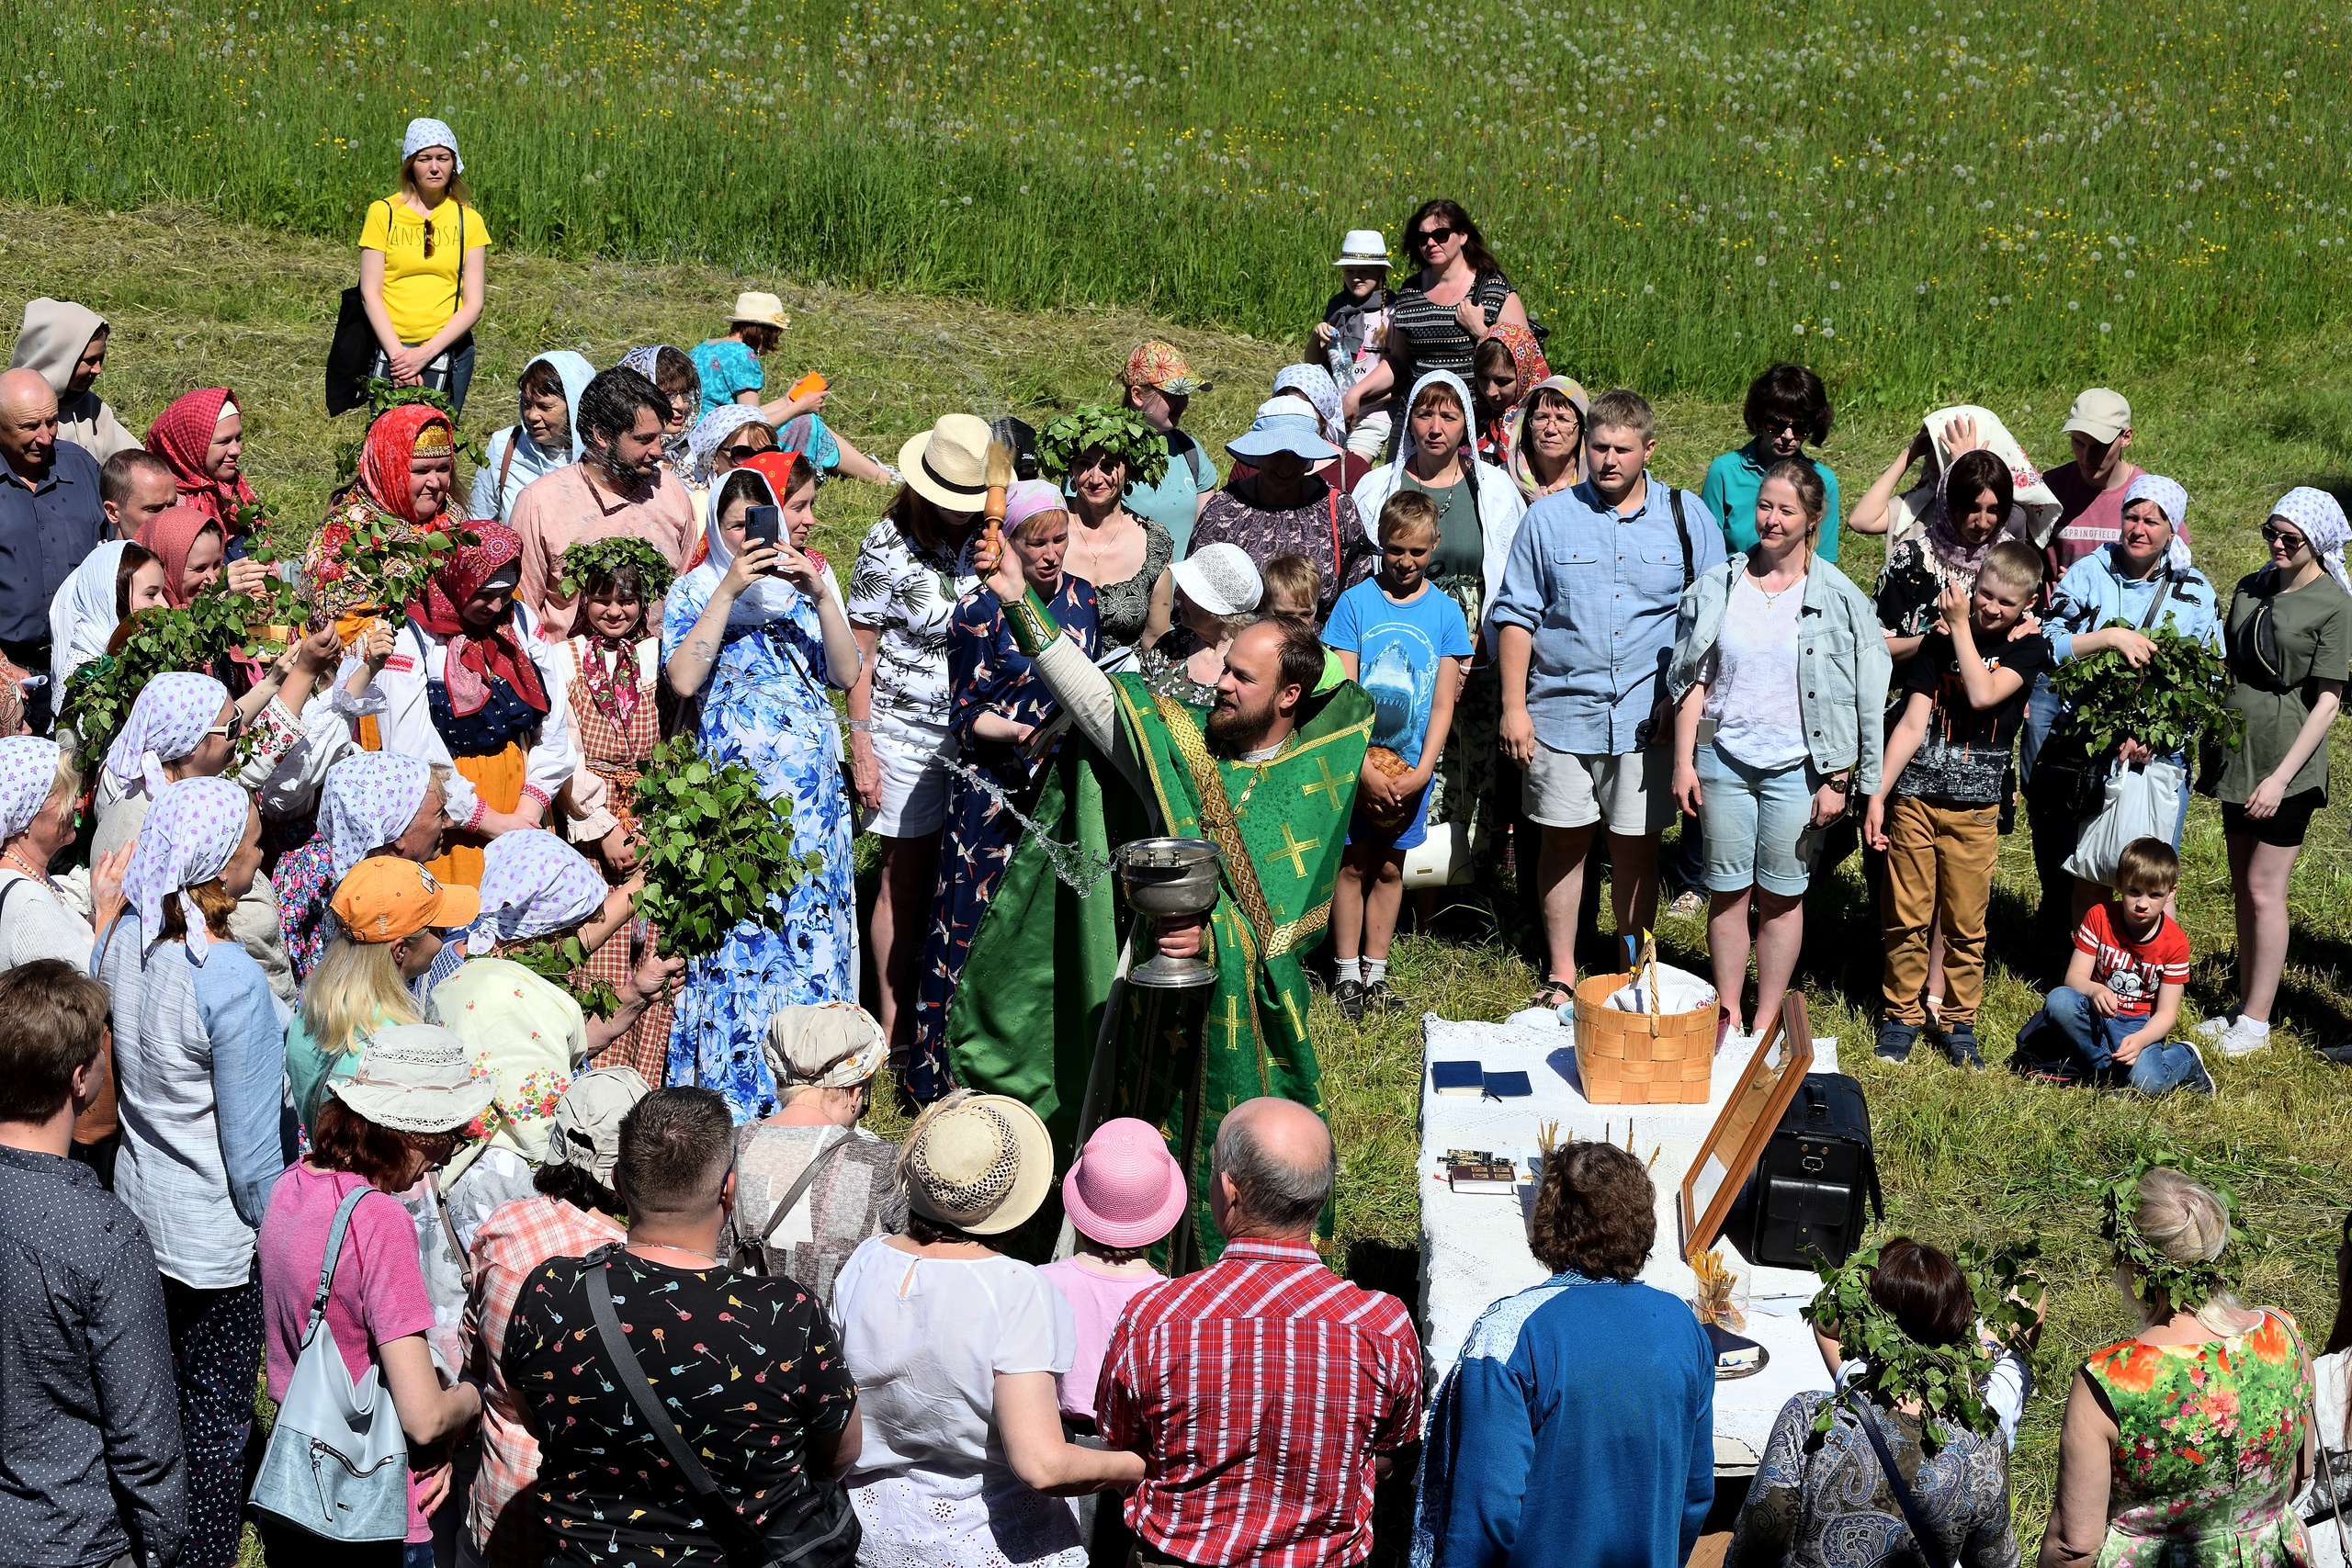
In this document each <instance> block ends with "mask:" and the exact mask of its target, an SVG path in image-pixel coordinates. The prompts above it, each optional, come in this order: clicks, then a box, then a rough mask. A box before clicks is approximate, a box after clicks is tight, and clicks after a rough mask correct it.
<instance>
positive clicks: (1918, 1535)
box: [1846, 1388, 1951, 1568]
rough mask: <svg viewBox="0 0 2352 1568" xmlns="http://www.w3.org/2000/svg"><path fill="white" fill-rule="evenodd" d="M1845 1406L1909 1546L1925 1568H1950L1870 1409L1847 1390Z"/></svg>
mask: <svg viewBox="0 0 2352 1568" xmlns="http://www.w3.org/2000/svg"><path fill="white" fill-rule="evenodd" d="M1846 1399H1847V1402H1848V1403H1849V1404H1850V1405H1852V1407H1853V1411H1854V1419H1856V1420H1857V1421H1860V1423H1861V1424H1862V1436H1864V1437H1865V1438H1869V1439H1870V1440H1871V1451H1872V1452H1873V1453H1875V1454H1877V1455H1878V1467H1879V1470H1880V1472H1882V1473H1883V1474H1884V1475H1885V1477H1886V1489H1887V1490H1888V1491H1889V1492H1892V1493H1894V1506H1896V1507H1898V1508H1900V1509H1902V1510H1903V1522H1904V1524H1905V1525H1906V1526H1908V1527H1909V1528H1910V1530H1911V1543H1912V1544H1913V1545H1914V1546H1917V1548H1918V1549H1919V1555H1920V1557H1922V1558H1923V1559H1925V1560H1926V1562H1927V1564H1928V1568H1951V1562H1950V1560H1949V1559H1947V1558H1946V1557H1945V1556H1944V1549H1943V1543H1942V1542H1941V1541H1939V1540H1937V1539H1936V1538H1935V1536H1934V1534H1933V1533H1932V1532H1930V1531H1929V1530H1928V1521H1927V1520H1926V1518H1924V1517H1921V1515H1920V1513H1919V1499H1918V1498H1917V1497H1915V1496H1913V1495H1911V1488H1910V1487H1909V1486H1908V1485H1906V1484H1905V1482H1904V1480H1903V1472H1901V1471H1899V1470H1897V1469H1895V1468H1894V1454H1893V1453H1891V1452H1889V1451H1888V1450H1887V1446H1886V1439H1885V1438H1883V1437H1881V1436H1880V1435H1879V1429H1878V1423H1877V1422H1876V1421H1874V1420H1872V1419H1871V1413H1870V1409H1869V1406H1868V1405H1867V1404H1865V1402H1864V1401H1863V1399H1862V1396H1861V1395H1860V1394H1859V1393H1855V1392H1854V1391H1853V1390H1852V1389H1850V1388H1849V1389H1848V1390H1847V1391H1846Z"/></svg>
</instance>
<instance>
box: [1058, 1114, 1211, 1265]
mask: <svg viewBox="0 0 2352 1568" xmlns="http://www.w3.org/2000/svg"><path fill="white" fill-rule="evenodd" d="M1184 1202H1185V1192H1184V1172H1183V1171H1182V1168H1179V1167H1178V1166H1177V1164H1176V1161H1175V1160H1174V1158H1173V1157H1171V1156H1170V1154H1169V1153H1168V1141H1167V1140H1166V1139H1165V1138H1162V1137H1161V1136H1160V1135H1159V1133H1158V1132H1157V1131H1156V1130H1154V1128H1153V1127H1152V1125H1151V1124H1150V1123H1149V1122H1139V1121H1137V1120H1136V1118H1134V1117H1132V1116H1120V1117H1115V1118H1114V1119H1113V1120H1111V1121H1108V1122H1103V1125H1101V1126H1100V1127H1097V1128H1096V1129H1095V1130H1094V1135H1093V1136H1092V1137H1091V1138H1089V1139H1087V1140H1086V1147H1084V1148H1083V1149H1080V1151H1079V1154H1078V1161H1077V1163H1076V1164H1074V1165H1072V1166H1071V1167H1070V1168H1069V1175H1068V1176H1065V1177H1063V1178H1062V1210H1063V1212H1064V1213H1068V1214H1069V1223H1070V1224H1073V1225H1076V1226H1077V1227H1078V1229H1079V1231H1080V1234H1081V1235H1086V1236H1088V1237H1089V1238H1091V1239H1092V1240H1094V1241H1099V1242H1101V1243H1102V1244H1103V1246H1104V1247H1148V1246H1150V1245H1151V1244H1152V1243H1153V1242H1155V1241H1158V1240H1159V1238H1160V1237H1161V1236H1164V1235H1167V1234H1168V1233H1169V1232H1170V1231H1171V1230H1174V1229H1175V1228H1176V1222H1177V1221H1178V1220H1180V1219H1182V1218H1183V1217H1184Z"/></svg>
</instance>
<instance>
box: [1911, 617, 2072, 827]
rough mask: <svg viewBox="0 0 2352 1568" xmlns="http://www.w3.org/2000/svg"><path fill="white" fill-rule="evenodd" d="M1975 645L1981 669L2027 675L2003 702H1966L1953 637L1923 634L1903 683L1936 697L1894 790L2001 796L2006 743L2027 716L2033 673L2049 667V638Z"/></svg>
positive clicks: (1991, 801) (1991, 800) (1989, 801)
mask: <svg viewBox="0 0 2352 1568" xmlns="http://www.w3.org/2000/svg"><path fill="white" fill-rule="evenodd" d="M1976 651H1977V653H1978V655H1979V656H1980V657H1982V658H1983V659H1984V660H1985V668H1986V669H1988V670H2011V671H2016V672H2017V673H2018V674H2019V675H2022V676H2023V677H2025V680H2024V682H2023V683H2022V684H2021V685H2019V686H2018V689H2017V690H2016V691H2015V692H2014V693H2012V694H2010V695H2009V697H2008V698H2007V701H2005V702H2001V703H1998V704H1996V705H1994V706H1992V707H1989V708H1976V707H1972V706H1970V705H1969V701H1968V688H1967V686H1966V685H1965V684H1964V683H1963V682H1962V680H1961V678H1960V657H1959V655H1958V654H1957V653H1955V652H1954V651H1953V649H1952V645H1951V635H1950V634H1949V633H1945V632H1929V633H1928V637H1927V640H1926V641H1924V642H1922V643H1921V644H1920V645H1919V651H1918V652H1917V654H1915V655H1913V656H1912V660H1911V663H1910V666H1909V668H1908V669H1906V670H1905V671H1904V676H1903V689H1904V691H1905V693H1911V692H1924V693H1926V694H1928V695H1929V696H1931V697H1933V698H1935V700H1936V706H1935V711H1934V712H1933V713H1932V714H1930V715H1929V716H1928V733H1927V737H1926V738H1925V739H1922V740H1921V741H1920V742H1919V750H1917V752H1916V753H1914V754H1913V756H1912V758H1911V763H1910V766H1908V767H1906V768H1905V769H1904V770H1903V776H1902V778H1900V779H1898V780H1897V781H1895V785H1894V787H1895V789H1896V790H1897V792H1899V793H1901V794H1904V795H1914V796H1917V798H1919V799H1921V800H1935V801H1941V802H1944V803H1945V804H1947V805H1951V806H1992V805H1996V804H1998V802H1999V801H2000V798H2001V785H2002V782H2003V780H2004V778H2005V777H2006V775H2007V770H2008V761H2009V746H2010V744H2011V743H2012V742H2013V741H2015V740H2016V739H2017V734H2018V726H2019V725H2021V724H2023V723H2024V722H2025V705H2026V701H2027V699H2028V698H2029V697H2030V696H2031V695H2032V694H2033V678H2034V677H2035V676H2036V675H2038V674H2040V673H2041V671H2044V670H2047V669H2049V668H2050V667H2051V663H2052V660H2051V658H2050V639H2049V638H2047V637H2043V636H2042V635H2041V633H2040V632H2036V633H2034V634H2033V635H2032V636H2031V637H2018V638H2015V639H2013V640H2011V641H2008V642H2004V643H2000V644H1998V645H1997V646H1995V647H1991V648H1987V647H1985V645H1984V643H1982V642H1979V643H1978V644H1977V648H1976ZM1906 701H1907V698H1906Z"/></svg>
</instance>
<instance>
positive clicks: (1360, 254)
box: [1331, 229, 1396, 266]
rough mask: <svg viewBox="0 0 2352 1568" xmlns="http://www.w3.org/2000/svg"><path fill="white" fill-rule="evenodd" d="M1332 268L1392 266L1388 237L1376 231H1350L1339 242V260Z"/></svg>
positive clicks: (1392, 260)
mask: <svg viewBox="0 0 2352 1568" xmlns="http://www.w3.org/2000/svg"><path fill="white" fill-rule="evenodd" d="M1331 265H1333V266H1394V265H1396V262H1395V261H1394V259H1392V258H1391V257H1390V255H1389V254H1388V236H1387V235H1385V234H1384V233H1382V232H1381V231H1379V230H1377V229H1351V230H1349V231H1348V237H1347V238H1346V239H1344V240H1342V241H1340V259H1339V260H1338V261H1335V262H1333V263H1332V264H1331Z"/></svg>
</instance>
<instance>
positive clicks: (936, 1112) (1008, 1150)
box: [899, 1094, 1054, 1235]
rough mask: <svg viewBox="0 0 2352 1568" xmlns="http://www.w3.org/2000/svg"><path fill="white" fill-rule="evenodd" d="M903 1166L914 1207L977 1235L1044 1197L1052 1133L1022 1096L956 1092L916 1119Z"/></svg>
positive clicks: (1000, 1226)
mask: <svg viewBox="0 0 2352 1568" xmlns="http://www.w3.org/2000/svg"><path fill="white" fill-rule="evenodd" d="M899 1171H900V1172H901V1173H902V1176H903V1179H905V1181H906V1184H907V1201H908V1202H909V1204H910V1205H911V1206H912V1207H913V1209H914V1211H915V1213H919V1214H921V1215H922V1216H923V1217H924V1218H926V1219H930V1220H934V1221H937V1222H938V1223H939V1224H948V1225H954V1226H955V1227H956V1229H957V1230H962V1231H969V1232H970V1233H971V1234H972V1235H1001V1234H1002V1233H1004V1232H1006V1231H1009V1230H1011V1229H1012V1228H1013V1227H1014V1226H1016V1225H1018V1224H1021V1223H1022V1222H1023V1220H1026V1219H1027V1218H1028V1217H1029V1216H1030V1215H1032V1214H1034V1213H1036V1212H1037V1205H1038V1204H1040V1203H1042V1202H1044V1201H1045V1199H1046V1188H1047V1187H1048V1186H1049V1185H1050V1184H1051V1183H1052V1181H1053V1179H1054V1145H1053V1140H1052V1139H1051V1138H1049V1137H1048V1136H1047V1135H1046V1124H1045V1123H1044V1122H1040V1121H1039V1120H1037V1113H1036V1112H1035V1111H1032V1110H1030V1109H1029V1108H1028V1107H1027V1106H1025V1105H1023V1104H1022V1103H1021V1101H1019V1100H1013V1099H1011V1098H1009V1097H1007V1096H1005V1095H1001V1094H956V1095H951V1096H949V1097H948V1098H947V1099H945V1100H941V1101H940V1102H939V1103H938V1104H937V1105H934V1106H933V1107H932V1108H931V1109H930V1110H929V1111H925V1112H924V1113H923V1115H922V1119H921V1120H920V1121H918V1122H916V1123H915V1124H914V1127H913V1129H912V1130H911V1131H910V1132H909V1134H907V1146H906V1152H905V1153H904V1154H903V1155H901V1156H899Z"/></svg>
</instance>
